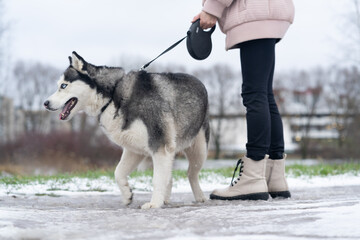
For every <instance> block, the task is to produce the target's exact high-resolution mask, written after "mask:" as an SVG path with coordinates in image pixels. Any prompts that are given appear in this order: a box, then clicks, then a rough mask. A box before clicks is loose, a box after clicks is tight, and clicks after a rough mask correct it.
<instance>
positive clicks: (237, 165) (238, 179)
mask: <svg viewBox="0 0 360 240" xmlns="http://www.w3.org/2000/svg"><path fill="white" fill-rule="evenodd" d="M239 166H240V168H239ZM238 168H239V177H238V178H237V179H236V180H235V181H234V178H235V174H236V172H237V170H238ZM243 168H244V161H243V160H242V159H241V158H240V159H239V160H238V161H237V163H236V167H235V170H234V174H233V177H232V179H231V186H232V187H233V186H234V184H237V182H238V181H240V177H241V175H242V172H243Z"/></svg>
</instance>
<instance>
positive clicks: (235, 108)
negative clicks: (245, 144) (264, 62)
mask: <svg viewBox="0 0 360 240" xmlns="http://www.w3.org/2000/svg"><path fill="white" fill-rule="evenodd" d="M194 74H195V75H196V76H198V77H199V78H200V79H201V80H202V81H204V83H205V85H206V86H207V90H208V95H209V108H210V115H211V116H212V119H211V136H212V141H213V143H214V148H215V159H218V158H219V157H220V153H221V150H222V138H223V136H224V133H225V132H226V126H224V124H225V120H226V117H227V115H228V114H229V113H240V112H241V110H243V109H241V108H242V107H241V106H242V105H241V98H240V89H239V86H240V84H239V83H241V79H240V73H239V74H238V76H236V74H235V73H234V71H233V70H232V69H231V68H230V67H229V66H227V65H222V64H218V65H215V66H212V67H211V68H209V69H203V70H200V71H198V72H195V73H194Z"/></svg>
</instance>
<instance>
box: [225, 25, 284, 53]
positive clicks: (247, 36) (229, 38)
mask: <svg viewBox="0 0 360 240" xmlns="http://www.w3.org/2000/svg"><path fill="white" fill-rule="evenodd" d="M289 26H290V22H287V21H281V20H262V21H254V22H247V23H243V24H241V25H238V26H235V27H234V28H232V29H230V30H228V31H226V47H225V48H226V50H229V49H234V48H236V45H237V44H239V43H242V42H246V41H250V40H255V39H262V38H279V39H281V38H283V37H284V36H285V33H286V32H287V30H288V29H289Z"/></svg>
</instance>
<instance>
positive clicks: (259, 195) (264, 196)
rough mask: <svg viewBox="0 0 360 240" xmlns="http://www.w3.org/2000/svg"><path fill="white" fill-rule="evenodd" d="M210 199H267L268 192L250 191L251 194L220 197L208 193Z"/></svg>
mask: <svg viewBox="0 0 360 240" xmlns="http://www.w3.org/2000/svg"><path fill="white" fill-rule="evenodd" d="M210 199H211V200H229V201H231V200H255V201H256V200H268V199H269V193H267V192H264V193H251V194H244V195H239V196H233V197H222V196H217V195H215V194H210Z"/></svg>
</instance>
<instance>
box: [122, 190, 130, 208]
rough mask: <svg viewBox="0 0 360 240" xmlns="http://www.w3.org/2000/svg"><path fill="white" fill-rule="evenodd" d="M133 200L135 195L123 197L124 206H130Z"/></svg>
mask: <svg viewBox="0 0 360 240" xmlns="http://www.w3.org/2000/svg"><path fill="white" fill-rule="evenodd" d="M132 200H133V193H131V194H130V196H127V197H125V196H123V198H122V201H123V204H124V205H126V206H127V205H130V204H131V202H132Z"/></svg>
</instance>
